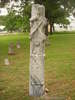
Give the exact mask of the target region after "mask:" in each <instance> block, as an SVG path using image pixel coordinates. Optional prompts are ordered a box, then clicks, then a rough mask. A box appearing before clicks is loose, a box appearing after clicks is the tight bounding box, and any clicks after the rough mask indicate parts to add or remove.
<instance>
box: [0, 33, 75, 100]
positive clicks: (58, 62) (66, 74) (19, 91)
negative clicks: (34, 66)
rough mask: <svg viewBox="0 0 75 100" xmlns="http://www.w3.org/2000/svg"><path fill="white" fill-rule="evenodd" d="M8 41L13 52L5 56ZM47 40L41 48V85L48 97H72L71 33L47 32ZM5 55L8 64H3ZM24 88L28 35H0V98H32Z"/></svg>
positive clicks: (74, 44) (74, 40)
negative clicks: (42, 66)
mask: <svg viewBox="0 0 75 100" xmlns="http://www.w3.org/2000/svg"><path fill="white" fill-rule="evenodd" d="M17 40H19V41H20V43H21V48H20V49H17V48H16V42H17ZM10 42H13V43H14V50H15V53H16V55H13V56H10V55H9V56H8V45H9V43H10ZM48 42H49V43H50V45H47V44H46V50H45V51H46V56H45V85H46V87H47V88H48V89H49V92H48V97H57V98H59V97H63V98H65V99H64V100H75V34H74V33H70V34H68V33H67V34H64V33H63V34H54V35H53V36H49V40H48ZM7 57H8V59H9V61H10V65H9V66H5V65H4V59H5V58H7ZM28 88H29V38H28V35H27V34H26V35H23V34H22V35H9V36H0V100H33V98H32V97H29V96H28ZM49 100H50V99H49ZM53 100H54V99H53ZM55 100H56V99H55ZM57 100H58V99H57ZM60 100H61V99H60Z"/></svg>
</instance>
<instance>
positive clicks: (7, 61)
mask: <svg viewBox="0 0 75 100" xmlns="http://www.w3.org/2000/svg"><path fill="white" fill-rule="evenodd" d="M4 64H5V65H7V66H8V65H10V63H9V60H8V58H5V59H4Z"/></svg>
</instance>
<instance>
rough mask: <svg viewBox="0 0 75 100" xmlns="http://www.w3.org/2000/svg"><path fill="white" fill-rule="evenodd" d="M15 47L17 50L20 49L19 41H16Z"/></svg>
mask: <svg viewBox="0 0 75 100" xmlns="http://www.w3.org/2000/svg"><path fill="white" fill-rule="evenodd" d="M16 47H17V48H18V49H19V48H21V45H20V42H19V41H17V44H16Z"/></svg>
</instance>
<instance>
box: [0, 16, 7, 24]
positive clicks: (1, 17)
mask: <svg viewBox="0 0 75 100" xmlns="http://www.w3.org/2000/svg"><path fill="white" fill-rule="evenodd" d="M6 18H7V17H6V16H0V25H5V21H6Z"/></svg>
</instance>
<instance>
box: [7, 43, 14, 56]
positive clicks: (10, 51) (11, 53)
mask: <svg viewBox="0 0 75 100" xmlns="http://www.w3.org/2000/svg"><path fill="white" fill-rule="evenodd" d="M14 54H15V52H14V44H13V42H11V43H10V44H9V47H8V55H14Z"/></svg>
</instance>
